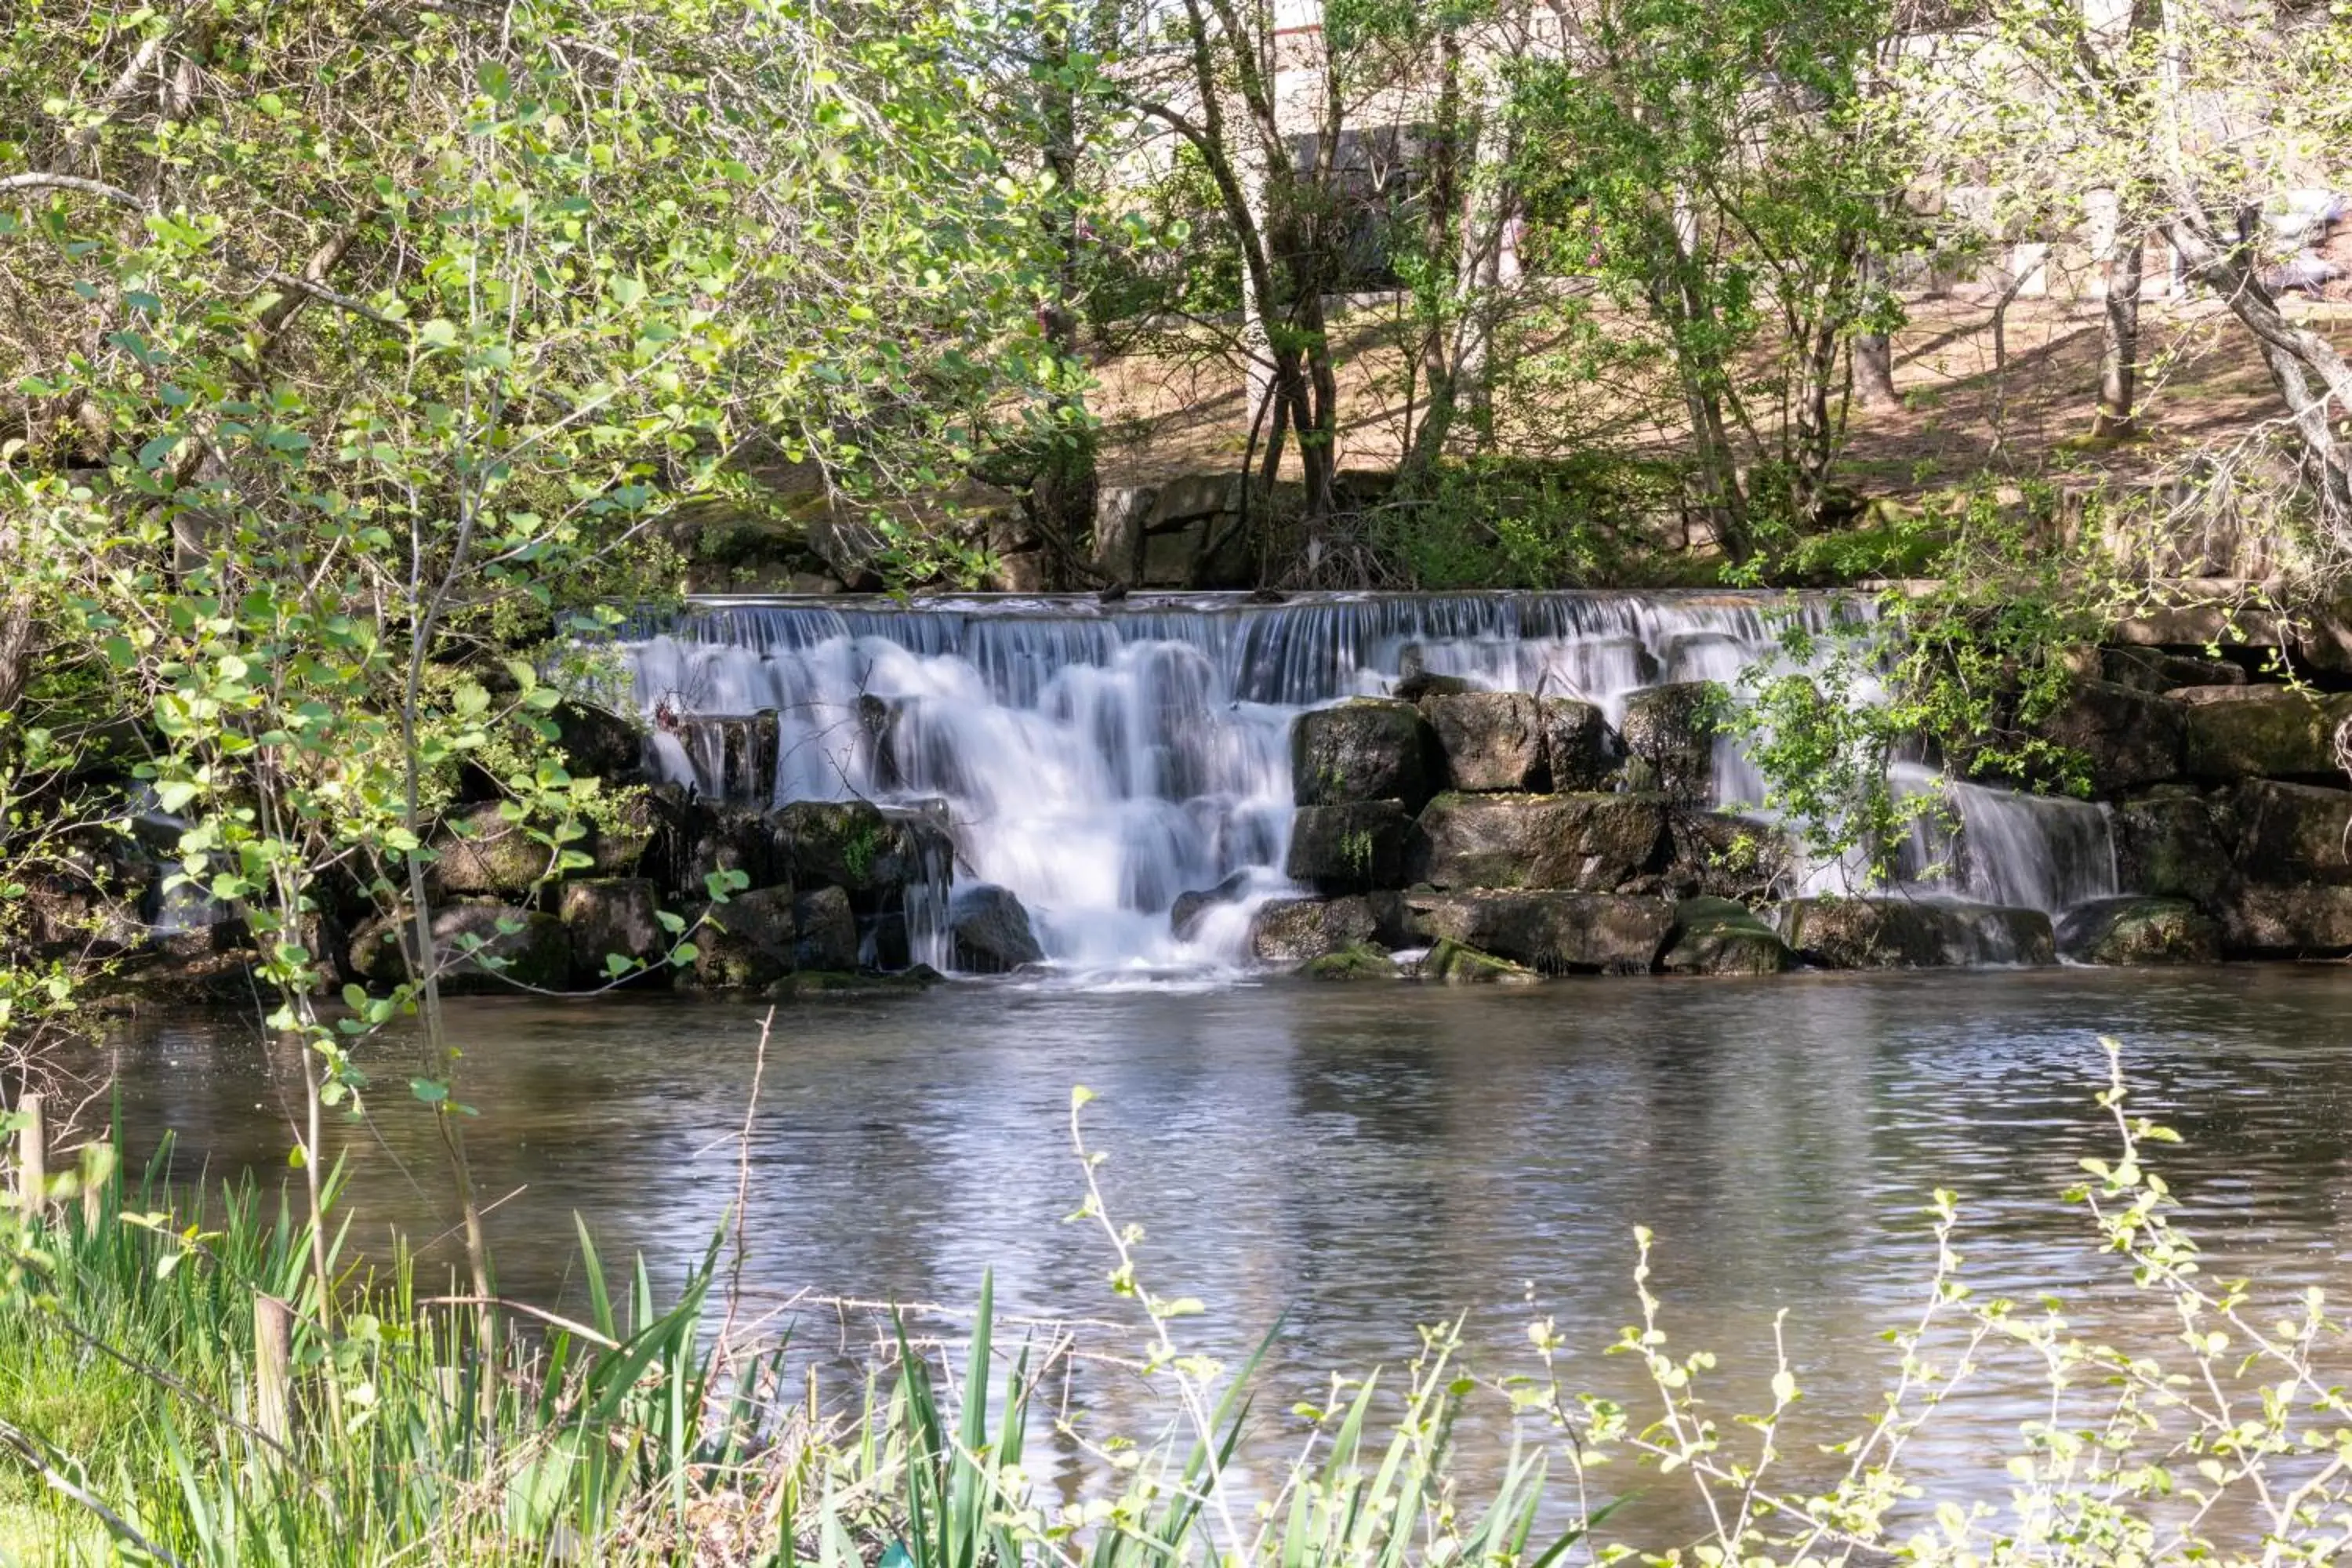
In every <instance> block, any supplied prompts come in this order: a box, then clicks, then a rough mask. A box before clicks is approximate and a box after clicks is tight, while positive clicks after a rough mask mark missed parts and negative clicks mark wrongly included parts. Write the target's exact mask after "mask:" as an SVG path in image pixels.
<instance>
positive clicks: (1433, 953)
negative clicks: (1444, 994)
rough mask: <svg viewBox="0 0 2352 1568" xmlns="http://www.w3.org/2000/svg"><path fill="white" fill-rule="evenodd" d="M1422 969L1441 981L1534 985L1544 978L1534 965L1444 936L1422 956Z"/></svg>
mask: <svg viewBox="0 0 2352 1568" xmlns="http://www.w3.org/2000/svg"><path fill="white" fill-rule="evenodd" d="M1418 973H1419V974H1420V976H1421V978H1422V979H1423V980H1434V981H1436V982H1437V983H1438V984H1441V985H1533V984H1537V983H1538V982H1539V981H1541V980H1542V979H1543V976H1542V975H1540V974H1538V973H1536V972H1535V971H1534V970H1532V969H1528V968H1526V967H1525V966H1523V965H1520V964H1517V963H1509V962H1507V961H1506V960H1504V959H1500V958H1496V956H1495V955H1494V954H1493V953H1491V952H1479V951H1478V950H1477V949H1476V948H1475V947H1467V946H1465V945H1464V944H1463V943H1461V942H1453V941H1449V940H1445V939H1442V938H1441V939H1440V940H1439V942H1438V943H1437V945H1436V946H1435V947H1433V948H1431V949H1430V950H1429V952H1428V954H1427V956H1425V957H1423V959H1422V961H1421V967H1420V970H1419V971H1418Z"/></svg>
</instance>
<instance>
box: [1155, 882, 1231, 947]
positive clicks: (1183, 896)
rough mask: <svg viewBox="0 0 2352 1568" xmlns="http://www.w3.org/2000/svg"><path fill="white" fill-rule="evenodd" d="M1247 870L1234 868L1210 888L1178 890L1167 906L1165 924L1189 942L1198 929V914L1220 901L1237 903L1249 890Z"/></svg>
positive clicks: (1200, 915)
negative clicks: (1172, 900) (1186, 891)
mask: <svg viewBox="0 0 2352 1568" xmlns="http://www.w3.org/2000/svg"><path fill="white" fill-rule="evenodd" d="M1249 885H1250V874H1249V873H1248V872H1247V871H1236V872H1234V874H1233V875H1232V876H1230V877H1228V878H1226V879H1224V880H1223V881H1222V882H1220V883H1218V884H1217V885H1216V886H1215V887H1213V888H1207V889H1202V890H1201V891H1199V892H1192V893H1180V894H1178V895H1177V897H1176V901H1175V903H1174V904H1172V905H1171V906H1170V907H1169V910H1168V924H1169V927H1170V929H1171V931H1173V932H1174V934H1175V937H1176V940H1177V941H1179V942H1190V941H1192V938H1193V937H1194V935H1196V934H1197V933H1198V932H1199V931H1200V929H1201V917H1202V915H1205V914H1207V913H1208V912H1209V911H1210V910H1213V909H1216V908H1217V907H1219V906H1220V905H1223V904H1237V903H1239V902H1241V900H1242V895H1243V894H1244V893H1245V892H1247V891H1248V890H1249Z"/></svg>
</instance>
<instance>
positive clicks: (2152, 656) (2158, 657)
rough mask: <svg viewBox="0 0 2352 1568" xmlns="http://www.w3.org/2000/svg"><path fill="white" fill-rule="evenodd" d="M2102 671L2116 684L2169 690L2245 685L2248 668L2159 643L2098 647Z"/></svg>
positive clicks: (2103, 675)
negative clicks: (2168, 648)
mask: <svg viewBox="0 0 2352 1568" xmlns="http://www.w3.org/2000/svg"><path fill="white" fill-rule="evenodd" d="M2098 668H2099V674H2100V676H2101V678H2102V679H2106V680H2112V681H2114V682H2115V683H2116V685H2117V686H2130V687H2135V688H2137V689H2139V690H2142V691H2170V690H2172V689H2174V688H2175V687H2180V686H2243V685H2244V684H2245V683H2246V672H2245V671H2244V670H2243V669H2242V668H2239V667H2238V666H2236V665H2234V664H2231V662H2229V660H2227V659H2221V658H2198V657H2195V656H2192V655H2189V654H2180V653H2167V652H2165V651H2164V650H2163V649H2162V648H2156V647H2108V648H2101V649H2100V650H2099V658H2098Z"/></svg>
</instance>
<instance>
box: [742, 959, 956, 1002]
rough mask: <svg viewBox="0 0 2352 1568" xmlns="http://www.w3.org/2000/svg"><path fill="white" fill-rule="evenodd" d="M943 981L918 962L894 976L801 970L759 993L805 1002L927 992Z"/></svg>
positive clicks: (930, 968) (934, 971)
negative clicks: (828, 998)
mask: <svg viewBox="0 0 2352 1568" xmlns="http://www.w3.org/2000/svg"><path fill="white" fill-rule="evenodd" d="M946 979H947V976H946V975H944V974H941V973H940V972H939V971H938V970H936V969H933V968H932V967H931V966H930V965H929V964H928V963H918V964H916V965H915V966H914V967H912V968H911V969H903V970H900V971H899V972H898V973H896V974H875V973H869V972H866V971H854V972H853V971H848V970H835V969H803V970H801V971H799V972H798V973H793V974H787V975H785V976H784V977H783V978H782V979H781V980H777V981H773V982H771V983H770V984H768V985H767V986H766V987H765V988H764V989H763V990H762V992H761V994H762V995H764V996H766V997H767V998H768V999H769V1000H771V1001H774V1002H805V1001H809V1000H811V999H812V998H814V997H819V996H841V997H861V996H907V995H913V994H918V993H920V992H924V991H929V989H930V988H931V987H932V986H934V985H938V984H942V983H943V982H945V981H946Z"/></svg>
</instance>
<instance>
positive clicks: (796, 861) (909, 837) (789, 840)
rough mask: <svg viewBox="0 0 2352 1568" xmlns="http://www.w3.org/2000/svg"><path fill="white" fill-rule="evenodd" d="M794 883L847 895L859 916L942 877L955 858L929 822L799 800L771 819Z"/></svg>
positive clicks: (859, 806)
mask: <svg viewBox="0 0 2352 1568" xmlns="http://www.w3.org/2000/svg"><path fill="white" fill-rule="evenodd" d="M769 816H770V820H771V821H772V823H773V824H774V830H775V835H776V841H777V843H778V844H779V846H780V847H781V850H782V856H783V858H784V861H785V864H786V867H787V868H788V873H789V875H790V877H791V879H793V880H794V881H798V882H803V883H816V882H823V883H826V884H828V885H830V886H833V887H836V888H842V889H846V890H847V891H848V893H849V896H850V901H851V902H852V903H853V904H856V906H857V907H858V908H860V909H861V910H863V909H870V908H876V907H878V904H879V901H880V900H883V899H884V898H885V896H886V895H890V894H895V893H897V892H898V891H899V890H900V889H904V888H905V887H906V886H907V885H908V883H913V882H921V881H924V880H926V879H928V878H929V876H930V874H931V873H932V871H933V870H935V869H936V870H938V871H940V872H942V873H943V872H944V871H945V868H946V867H947V866H948V864H949V862H950V859H951V858H952V856H953V853H954V851H953V845H952V842H951V841H950V839H949V837H948V836H947V833H946V831H945V830H944V829H943V828H941V827H940V826H939V825H938V824H937V823H936V822H934V821H932V820H931V819H930V818H929V816H922V815H919V814H917V815H908V814H899V813H886V812H884V811H883V810H882V809H881V808H880V807H878V806H877V805H873V804H872V803H870V802H867V801H862V800H845V801H843V800H799V801H793V803H792V804H790V805H781V806H778V807H777V808H776V809H775V810H774V811H773V812H772V813H770V814H769Z"/></svg>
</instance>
